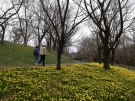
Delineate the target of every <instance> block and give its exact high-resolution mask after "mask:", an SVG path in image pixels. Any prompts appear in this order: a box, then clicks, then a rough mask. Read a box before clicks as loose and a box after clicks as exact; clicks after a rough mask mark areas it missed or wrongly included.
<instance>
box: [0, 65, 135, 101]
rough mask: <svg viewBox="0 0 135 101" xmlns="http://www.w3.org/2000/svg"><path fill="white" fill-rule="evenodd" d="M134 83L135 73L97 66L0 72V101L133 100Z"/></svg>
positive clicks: (115, 67) (35, 68)
mask: <svg viewBox="0 0 135 101" xmlns="http://www.w3.org/2000/svg"><path fill="white" fill-rule="evenodd" d="M134 84H135V72H134V71H129V70H127V69H124V68H119V67H117V66H113V67H112V66H111V70H107V71H105V70H104V69H103V68H102V65H99V64H97V63H89V64H74V65H69V66H62V70H59V71H58V70H56V67H55V66H46V67H35V66H34V67H29V68H5V69H1V70H0V97H1V100H3V101H4V100H9V101H23V100H25V101H86V100H87V101H134V97H135V85H134Z"/></svg>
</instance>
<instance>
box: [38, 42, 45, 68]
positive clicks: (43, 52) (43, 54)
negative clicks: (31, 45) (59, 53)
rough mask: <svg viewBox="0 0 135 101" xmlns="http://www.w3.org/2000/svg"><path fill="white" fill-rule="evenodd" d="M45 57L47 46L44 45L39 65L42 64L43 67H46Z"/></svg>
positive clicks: (41, 49)
mask: <svg viewBox="0 0 135 101" xmlns="http://www.w3.org/2000/svg"><path fill="white" fill-rule="evenodd" d="M45 56H46V47H45V45H42V46H41V47H40V61H39V64H40V63H41V62H42V63H43V66H45Z"/></svg>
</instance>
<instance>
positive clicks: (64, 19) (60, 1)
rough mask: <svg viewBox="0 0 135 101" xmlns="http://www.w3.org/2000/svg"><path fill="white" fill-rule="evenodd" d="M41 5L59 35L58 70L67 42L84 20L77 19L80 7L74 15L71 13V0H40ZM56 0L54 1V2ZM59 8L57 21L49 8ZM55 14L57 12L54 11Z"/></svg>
mask: <svg viewBox="0 0 135 101" xmlns="http://www.w3.org/2000/svg"><path fill="white" fill-rule="evenodd" d="M40 2H41V6H42V8H43V10H44V12H45V14H46V15H47V16H48V18H49V20H50V22H51V24H52V26H53V28H54V30H55V34H56V36H57V40H58V46H57V70H60V69H61V54H62V51H63V48H64V45H65V44H66V42H67V41H68V40H69V39H70V38H71V36H72V35H73V32H74V31H76V29H77V26H78V25H79V24H80V23H81V22H82V21H83V20H84V19H81V20H79V21H77V20H78V19H77V18H78V16H79V15H80V12H79V9H77V11H74V14H75V15H74V16H73V14H71V13H72V12H71V6H70V0H66V1H65V0H57V1H54V0H48V4H47V2H44V1H43V0H40ZM53 2H54V3H53ZM48 9H49V10H53V11H54V9H57V15H56V17H57V21H56V20H53V18H52V16H51V15H52V13H51V14H50V13H49V10H48ZM53 14H56V12H54V13H53Z"/></svg>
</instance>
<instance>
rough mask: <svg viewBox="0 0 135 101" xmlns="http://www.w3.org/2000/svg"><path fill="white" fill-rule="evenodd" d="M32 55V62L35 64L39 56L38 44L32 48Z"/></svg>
mask: <svg viewBox="0 0 135 101" xmlns="http://www.w3.org/2000/svg"><path fill="white" fill-rule="evenodd" d="M34 57H35V61H34V64H35V65H38V57H39V49H38V46H36V48H35V49H34Z"/></svg>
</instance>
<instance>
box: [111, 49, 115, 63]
mask: <svg viewBox="0 0 135 101" xmlns="http://www.w3.org/2000/svg"><path fill="white" fill-rule="evenodd" d="M114 55H115V49H114V48H113V49H112V56H111V65H114Z"/></svg>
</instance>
